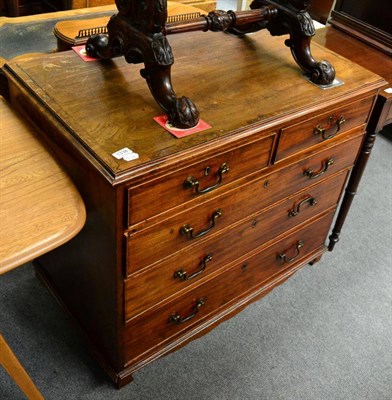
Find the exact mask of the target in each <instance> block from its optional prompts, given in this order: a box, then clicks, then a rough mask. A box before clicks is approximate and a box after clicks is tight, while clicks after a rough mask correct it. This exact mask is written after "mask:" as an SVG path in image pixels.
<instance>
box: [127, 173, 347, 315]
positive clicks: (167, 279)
mask: <svg viewBox="0 0 392 400" xmlns="http://www.w3.org/2000/svg"><path fill="white" fill-rule="evenodd" d="M347 174H348V171H347V170H344V171H342V172H340V173H339V174H338V175H333V176H332V177H330V178H328V179H326V180H324V181H321V182H319V183H318V184H316V185H314V186H311V187H310V188H307V189H305V190H303V191H301V192H299V193H297V194H296V195H294V196H291V197H289V198H287V199H285V200H283V201H281V202H279V203H277V204H275V205H274V206H273V207H270V208H268V209H265V210H264V211H263V212H261V213H258V214H255V215H252V216H251V217H250V218H247V219H246V220H244V221H243V222H241V223H239V224H237V225H236V226H234V227H232V228H230V229H229V231H228V232H226V231H224V232H222V234H221V235H218V236H216V237H214V238H212V239H211V240H208V241H206V242H202V243H198V244H196V245H195V246H194V247H192V249H191V251H186V252H179V253H177V254H176V255H175V256H173V257H170V258H169V259H167V260H165V261H162V262H158V263H157V264H155V265H154V266H152V267H150V268H149V269H148V270H146V271H143V272H141V273H135V274H133V275H132V276H131V277H130V278H128V279H127V280H126V281H125V318H126V319H130V318H132V317H134V316H136V315H137V314H139V313H141V312H143V311H145V310H147V309H148V308H150V307H155V306H156V305H157V304H158V303H160V302H162V301H163V300H165V299H166V298H167V297H169V296H172V295H175V294H178V293H179V292H180V291H183V290H186V289H188V288H189V286H190V285H192V284H195V283H196V282H198V281H199V280H200V279H202V278H204V277H206V276H209V275H210V274H212V273H216V272H217V271H218V270H220V269H222V268H224V267H225V266H226V265H227V264H229V263H230V262H232V261H233V260H236V259H238V258H240V257H242V256H244V255H245V254H247V253H249V252H250V251H253V250H255V249H256V248H257V247H259V246H261V245H263V244H264V243H266V242H267V241H269V240H272V239H273V238H275V237H277V236H278V235H280V234H282V233H283V232H285V231H288V230H290V229H293V228H294V227H296V226H297V225H299V224H302V223H304V222H305V221H307V220H308V219H310V218H312V217H314V216H316V215H317V214H321V213H323V212H325V211H326V210H327V209H330V208H332V207H335V206H336V204H337V202H338V200H339V197H340V194H341V192H342V189H343V185H344V182H345V180H346V177H347Z"/></svg>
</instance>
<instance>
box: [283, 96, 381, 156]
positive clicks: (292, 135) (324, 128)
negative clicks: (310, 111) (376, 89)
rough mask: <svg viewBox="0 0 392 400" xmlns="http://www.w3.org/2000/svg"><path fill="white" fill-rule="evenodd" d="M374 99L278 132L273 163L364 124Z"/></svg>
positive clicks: (363, 100) (341, 108)
mask: <svg viewBox="0 0 392 400" xmlns="http://www.w3.org/2000/svg"><path fill="white" fill-rule="evenodd" d="M373 100H374V97H367V98H365V99H362V100H360V101H357V102H355V103H349V104H344V105H342V106H340V107H338V108H335V109H332V110H330V109H328V110H325V111H324V112H321V113H317V115H316V116H315V117H312V118H310V119H308V120H307V121H301V122H300V123H298V124H295V125H291V126H288V127H286V128H284V129H282V130H281V133H280V137H279V144H278V150H277V153H276V157H275V161H280V160H283V159H284V158H287V157H288V156H291V155H293V154H296V153H298V152H299V151H302V150H303V149H305V148H307V147H310V146H312V145H315V144H318V143H322V142H324V141H325V140H329V139H332V138H334V137H335V136H337V135H341V134H342V133H345V132H348V131H349V130H350V129H353V128H355V127H357V126H360V125H363V124H365V123H366V121H367V119H368V116H369V110H370V109H371V104H372V102H373Z"/></svg>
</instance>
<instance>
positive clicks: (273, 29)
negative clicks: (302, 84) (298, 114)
mask: <svg viewBox="0 0 392 400" xmlns="http://www.w3.org/2000/svg"><path fill="white" fill-rule="evenodd" d="M309 4H310V1H306V0H288V1H282V0H254V1H253V2H252V4H251V5H250V8H252V9H255V8H260V7H263V6H271V7H276V9H277V10H278V15H277V17H276V18H273V19H271V20H270V21H269V23H268V24H267V25H266V28H267V29H268V30H269V32H270V33H271V35H273V36H280V35H285V34H290V39H288V40H286V42H285V44H286V45H287V46H288V47H290V50H291V53H292V55H293V57H294V60H295V61H296V62H297V64H298V65H299V66H300V67H301V69H302V70H303V71H304V72H305V73H306V74H307V75H308V76H309V77H310V79H311V81H312V82H314V83H316V84H318V85H329V84H331V83H332V82H333V80H334V79H335V70H334V68H333V66H332V65H331V64H330V63H329V62H328V61H324V60H323V61H316V60H315V59H314V58H313V56H312V53H311V50H310V43H311V38H312V36H314V35H315V29H314V25H313V21H312V18H311V17H310V15H309V14H308V13H307V9H308V7H309Z"/></svg>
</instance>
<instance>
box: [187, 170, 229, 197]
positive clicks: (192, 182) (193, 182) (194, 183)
mask: <svg viewBox="0 0 392 400" xmlns="http://www.w3.org/2000/svg"><path fill="white" fill-rule="evenodd" d="M207 170H208V171H209V170H210V168H209V167H208V168H206V171H207ZM229 171H230V167H229V164H227V163H223V164H221V166H220V167H219V170H218V180H217V182H216V183H215V184H213V185H212V186H208V187H206V188H204V189H200V182H199V181H198V180H197V179H196V178H195V177H194V176H188V177H187V178H186V179H185V181H184V183H183V186H184V188H185V189H193V188H195V192H196V193H197V194H203V193H208V192H210V191H211V190H214V189H216V188H217V187H218V186H219V185H220V184H221V183H222V180H223V174H227V173H228V172H229Z"/></svg>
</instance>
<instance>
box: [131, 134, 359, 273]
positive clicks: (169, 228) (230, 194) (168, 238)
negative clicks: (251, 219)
mask: <svg viewBox="0 0 392 400" xmlns="http://www.w3.org/2000/svg"><path fill="white" fill-rule="evenodd" d="M361 143H362V135H361V136H357V137H355V138H353V139H350V140H347V141H345V142H343V143H339V144H338V145H335V146H331V147H330V148H327V149H324V150H323V151H320V152H319V153H316V154H313V155H312V156H310V157H308V158H306V159H304V160H301V161H300V162H296V163H293V164H291V165H289V166H287V167H285V168H282V169H278V170H276V171H275V172H272V173H271V174H269V175H265V176H264V177H260V178H258V179H254V180H253V181H252V182H250V183H247V184H246V185H244V186H239V187H236V188H234V189H233V190H231V191H226V192H225V193H224V194H223V195H221V196H219V197H216V198H213V199H211V200H210V201H207V202H205V203H203V204H201V205H200V206H196V207H193V208H190V209H189V210H187V211H185V212H181V213H179V214H176V215H174V216H173V217H171V218H168V219H167V220H164V221H162V222H160V223H157V224H155V225H152V226H150V227H147V228H145V229H141V230H140V231H138V230H135V229H130V230H129V231H128V232H126V233H125V235H126V238H127V275H129V274H131V273H133V272H136V271H137V270H140V269H142V268H145V267H147V266H148V265H150V264H153V263H155V262H157V261H158V260H162V259H164V258H165V257H168V256H171V255H172V254H174V253H176V252H177V251H180V250H184V249H186V248H188V247H190V246H192V247H193V246H195V245H196V244H197V243H198V242H201V241H205V240H207V239H209V238H210V237H214V236H215V235H216V234H218V233H220V232H221V231H222V230H223V229H226V228H227V227H228V226H229V225H231V224H233V223H237V222H238V221H240V220H242V219H244V218H247V217H248V216H249V215H251V214H254V213H256V212H259V211H261V210H262V209H263V208H265V207H267V206H270V205H272V204H273V203H275V202H276V201H279V200H281V199H283V198H284V197H286V196H290V195H291V194H292V193H296V192H297V191H299V190H301V189H304V188H306V187H309V186H310V185H312V184H315V183H316V182H317V181H319V180H321V179H324V178H325V177H328V176H330V175H332V174H334V173H337V172H339V171H340V170H342V169H344V168H348V167H350V166H351V165H352V164H353V162H354V160H355V157H356V155H357V152H358V150H359V147H360V145H361ZM192 229H193V230H192ZM191 230H192V232H191ZM203 232H204V234H202V233H203ZM191 235H192V236H191ZM197 235H201V236H200V237H196V236H197ZM192 237H193V238H192Z"/></svg>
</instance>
